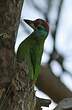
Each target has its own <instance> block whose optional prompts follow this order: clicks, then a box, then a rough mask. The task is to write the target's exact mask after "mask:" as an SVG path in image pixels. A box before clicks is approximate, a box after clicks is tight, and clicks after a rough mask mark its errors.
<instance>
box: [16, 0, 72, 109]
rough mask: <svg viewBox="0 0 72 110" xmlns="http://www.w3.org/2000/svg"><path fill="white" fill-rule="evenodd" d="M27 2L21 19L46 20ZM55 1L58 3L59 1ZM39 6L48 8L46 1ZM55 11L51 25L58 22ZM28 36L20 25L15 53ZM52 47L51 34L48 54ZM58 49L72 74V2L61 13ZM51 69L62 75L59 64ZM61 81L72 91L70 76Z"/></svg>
mask: <svg viewBox="0 0 72 110" xmlns="http://www.w3.org/2000/svg"><path fill="white" fill-rule="evenodd" d="M26 1H27V0H24V6H23V9H22V14H21V19H31V20H35V19H37V18H42V19H44V17H43V15H42V14H41V13H39V12H38V11H37V10H36V9H35V8H34V7H32V4H31V2H26ZM29 1H30V0H29ZM35 1H37V0H35ZM55 1H56V2H57V0H55ZM36 3H37V2H36ZM38 4H40V6H41V8H42V9H43V8H46V7H45V5H46V4H45V0H39V1H38ZM55 10H56V9H55V8H54V7H53V9H52V12H51V13H50V21H51V23H53V22H52V21H53V20H56V14H57V13H55V12H54V11H55ZM24 26H26V28H27V27H29V26H28V25H26V24H25V23H24ZM29 28H30V27H29ZM31 32H33V29H32V28H30V33H31ZM30 33H29V34H30ZM27 36H28V34H27V33H26V31H25V29H24V28H23V25H22V24H21V23H20V26H19V31H18V36H17V42H16V46H15V51H17V47H18V45H19V44H20V42H21V41H22V40H24V39H25V38H26V37H27ZM52 47H53V40H52V37H51V34H50V33H49V36H48V38H47V39H46V41H45V44H44V48H45V49H46V51H47V52H48V53H51V52H52ZM56 48H57V50H58V52H59V53H60V54H62V55H64V56H65V60H64V62H63V64H64V66H65V67H66V69H67V70H68V71H70V72H72V0H64V3H63V6H62V11H61V18H60V22H59V28H58V30H57V35H56ZM43 55H44V57H42V63H45V62H47V61H48V60H49V57H48V56H47V55H46V54H45V53H44V54H43ZM51 67H52V70H53V71H54V72H55V73H56V75H57V76H59V75H60V74H61V73H62V69H61V66H60V65H59V64H58V62H56V61H53V62H52V63H51ZM61 80H62V82H64V83H65V84H66V85H67V87H68V88H69V89H70V90H72V83H71V82H72V78H71V77H70V76H69V75H68V74H63V75H62V76H61ZM40 94H41V93H40ZM42 96H43V95H42ZM51 107H52V106H51ZM44 110H46V109H44ZM47 110H48V109H47ZM49 110H52V108H51V109H50V108H49Z"/></svg>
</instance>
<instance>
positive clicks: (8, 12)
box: [0, 0, 35, 110]
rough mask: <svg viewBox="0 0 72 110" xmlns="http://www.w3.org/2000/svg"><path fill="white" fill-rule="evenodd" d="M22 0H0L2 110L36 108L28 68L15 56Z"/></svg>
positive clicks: (0, 105) (0, 86)
mask: <svg viewBox="0 0 72 110" xmlns="http://www.w3.org/2000/svg"><path fill="white" fill-rule="evenodd" d="M22 4H23V0H0V110H34V107H35V94H34V90H33V84H32V83H31V81H30V80H29V79H28V68H27V65H26V64H25V63H24V62H21V63H18V62H17V60H16V58H15V53H14V46H15V40H16V37H15V34H16V33H17V29H18V25H19V19H20V14H21V8H22Z"/></svg>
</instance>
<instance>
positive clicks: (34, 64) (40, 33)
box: [17, 19, 49, 80]
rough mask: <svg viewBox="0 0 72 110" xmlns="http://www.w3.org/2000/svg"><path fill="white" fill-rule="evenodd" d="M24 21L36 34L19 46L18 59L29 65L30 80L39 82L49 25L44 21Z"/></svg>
mask: <svg viewBox="0 0 72 110" xmlns="http://www.w3.org/2000/svg"><path fill="white" fill-rule="evenodd" d="M24 21H25V22H26V23H27V24H28V25H29V26H31V27H32V28H33V29H34V32H33V33H32V34H31V35H29V36H28V37H27V38H26V39H25V40H24V41H23V42H22V43H21V44H20V45H19V48H18V51H17V59H18V60H19V61H23V60H24V62H25V63H26V64H27V65H28V69H29V76H30V78H31V79H32V80H37V78H38V75H39V73H40V64H41V56H42V53H43V46H44V41H45V39H46V38H47V36H48V33H49V25H48V22H47V21H44V20H42V19H36V20H34V21H31V20H24Z"/></svg>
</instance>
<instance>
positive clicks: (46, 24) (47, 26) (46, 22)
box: [43, 21, 49, 31]
mask: <svg viewBox="0 0 72 110" xmlns="http://www.w3.org/2000/svg"><path fill="white" fill-rule="evenodd" d="M43 25H44V26H45V28H46V29H47V31H49V25H48V21H45V22H44V23H43Z"/></svg>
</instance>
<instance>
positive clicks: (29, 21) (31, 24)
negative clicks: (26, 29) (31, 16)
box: [24, 19, 35, 29]
mask: <svg viewBox="0 0 72 110" xmlns="http://www.w3.org/2000/svg"><path fill="white" fill-rule="evenodd" d="M24 21H25V22H26V23H27V24H28V25H29V26H31V27H32V28H33V29H35V26H34V21H31V20H26V19H24Z"/></svg>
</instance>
